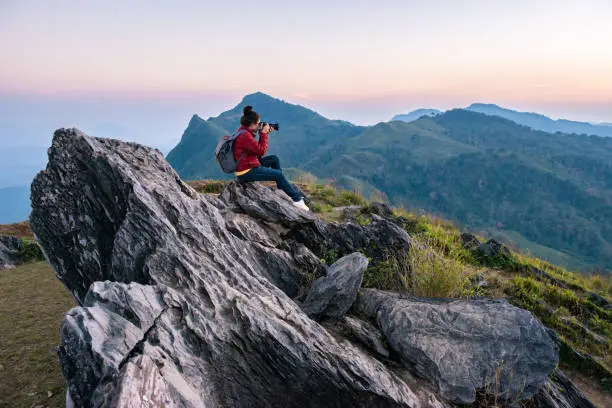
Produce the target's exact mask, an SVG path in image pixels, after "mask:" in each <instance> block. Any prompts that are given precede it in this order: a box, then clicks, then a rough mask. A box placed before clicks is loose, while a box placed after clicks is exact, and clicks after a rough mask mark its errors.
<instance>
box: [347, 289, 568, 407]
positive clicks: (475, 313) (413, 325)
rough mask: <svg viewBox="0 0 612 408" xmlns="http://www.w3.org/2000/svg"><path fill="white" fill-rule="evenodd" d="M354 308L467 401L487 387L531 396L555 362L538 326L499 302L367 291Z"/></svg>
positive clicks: (405, 356) (409, 359) (406, 357)
mask: <svg viewBox="0 0 612 408" xmlns="http://www.w3.org/2000/svg"><path fill="white" fill-rule="evenodd" d="M356 308H357V309H358V310H359V311H360V312H362V313H363V314H365V315H366V316H367V317H369V318H372V319H375V320H376V322H377V324H378V326H379V327H380V328H381V330H382V332H383V334H384V335H385V337H386V339H387V342H388V343H389V346H390V347H391V348H393V350H395V351H396V352H397V353H399V355H400V357H401V359H402V361H403V362H404V363H405V364H406V365H408V366H409V367H411V368H412V369H413V370H414V371H415V372H417V373H418V374H420V375H421V376H423V377H425V378H428V379H430V380H431V381H432V382H433V383H434V384H436V386H437V387H438V390H439V392H440V395H442V396H443V397H444V398H447V399H449V400H451V401H454V402H458V403H463V404H468V403H472V402H474V401H475V399H476V392H477V391H478V390H480V389H484V388H486V387H487V386H488V385H489V384H496V386H497V387H498V388H499V394H500V398H501V399H502V400H504V399H505V400H512V399H518V400H522V399H525V398H529V397H532V396H533V395H535V394H536V393H537V392H538V390H539V389H540V388H541V386H542V385H543V384H544V383H545V382H546V380H547V379H548V374H549V373H550V372H551V371H552V370H553V369H554V368H555V366H556V365H557V363H558V351H557V347H556V345H555V343H554V342H553V340H552V339H551V338H550V336H549V335H548V333H547V331H546V329H545V328H544V327H543V326H542V325H541V324H540V323H539V322H538V321H537V320H536V319H535V318H534V317H533V316H532V315H531V314H530V313H529V312H527V311H525V310H523V309H519V308H517V307H515V306H512V305H510V304H509V303H508V302H506V301H505V300H492V299H486V300H485V299H483V300H442V299H422V298H409V297H406V296H402V295H400V294H395V293H389V292H383V291H378V290H372V289H368V290H365V291H364V293H363V294H362V295H361V296H360V298H359V301H358V304H357V305H356Z"/></svg>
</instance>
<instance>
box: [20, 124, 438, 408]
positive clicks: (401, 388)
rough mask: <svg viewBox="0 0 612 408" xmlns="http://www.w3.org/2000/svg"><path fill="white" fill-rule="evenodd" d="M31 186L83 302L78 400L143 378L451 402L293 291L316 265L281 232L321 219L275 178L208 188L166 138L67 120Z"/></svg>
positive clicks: (69, 368) (219, 400)
mask: <svg viewBox="0 0 612 408" xmlns="http://www.w3.org/2000/svg"><path fill="white" fill-rule="evenodd" d="M32 201H33V207H34V209H33V212H32V215H31V225H32V229H33V231H35V233H36V235H37V237H38V238H39V240H40V242H41V243H42V246H43V247H44V249H45V252H46V254H47V255H48V258H49V261H50V262H51V264H52V265H53V267H54V268H55V270H56V272H57V275H58V277H59V279H61V280H62V282H64V283H65V284H66V286H67V287H68V288H70V289H71V291H72V293H73V294H74V297H75V299H77V301H78V302H79V303H80V305H81V306H79V307H77V308H75V309H73V310H71V311H70V312H69V314H68V315H67V316H66V318H65V319H64V321H63V323H62V328H61V344H60V358H61V363H62V367H63V371H64V375H65V376H66V378H67V380H68V384H69V393H70V397H71V398H72V400H73V401H74V404H75V405H76V406H79V407H93V406H127V404H126V403H125V400H126V399H129V398H134V397H135V396H136V395H138V396H139V397H140V398H141V400H142V399H143V398H144V397H143V395H145V393H147V394H146V395H148V397H147V398H153V396H154V397H155V398H157V400H155V401H156V403H155V405H152V406H181V407H292V406H300V407H347V406H351V407H424V406H437V407H443V406H447V405H446V404H445V403H444V402H441V401H440V400H439V399H438V398H437V397H436V396H435V395H434V394H433V393H431V392H428V391H427V390H426V389H419V390H416V391H415V390H413V389H411V387H410V386H409V385H408V384H407V383H406V382H405V381H403V380H402V379H401V378H400V377H399V376H398V375H397V374H395V373H394V372H393V371H392V370H390V369H388V368H386V367H385V365H384V364H383V363H381V362H380V361H378V360H376V359H375V358H373V357H372V356H370V355H369V354H367V353H365V352H363V351H361V350H360V349H359V348H358V347H356V346H353V345H352V344H351V343H350V342H348V341H342V340H340V339H336V338H334V337H333V336H332V335H331V334H329V333H328V332H327V331H326V330H325V329H324V328H323V327H322V326H320V325H319V324H318V323H316V322H315V321H313V320H312V319H310V318H309V317H308V316H306V314H304V313H303V312H302V311H301V310H300V308H299V307H298V306H297V304H296V303H295V302H294V301H292V299H291V296H294V295H297V294H298V293H297V292H298V288H299V287H300V286H301V283H302V282H305V280H306V278H307V273H309V272H311V270H310V269H309V268H319V267H321V266H322V265H321V263H320V261H319V258H318V257H317V256H316V255H314V254H313V253H312V252H311V251H310V250H309V249H308V248H307V247H305V246H304V245H303V244H300V243H299V242H294V241H292V243H287V242H281V235H280V234H281V232H282V231H288V230H291V229H293V228H296V227H308V228H312V229H314V228H315V227H314V224H315V223H317V222H318V220H316V219H315V217H314V216H313V215H312V214H311V213H306V212H302V211H296V210H295V209H294V208H295V207H293V205H292V203H290V202H289V201H288V200H287V199H285V198H283V197H282V196H281V195H276V194H274V193H273V192H271V190H269V189H268V188H265V187H263V186H260V185H253V184H250V185H243V186H241V185H236V184H232V185H231V186H230V187H229V188H228V189H227V190H226V191H225V192H224V194H223V195H222V197H221V199H218V198H216V197H211V196H205V195H199V194H197V193H196V192H195V191H194V190H193V189H191V188H190V187H188V186H187V185H185V184H184V183H183V182H182V181H181V180H180V179H179V178H178V176H177V174H176V173H175V172H174V170H172V168H171V167H170V165H169V164H168V163H167V162H166V161H165V160H164V158H163V156H162V155H161V153H160V152H159V151H157V150H154V149H150V148H145V147H143V146H139V145H136V144H130V143H122V142H118V141H113V140H105V139H95V138H90V137H87V136H86V135H84V134H83V133H81V132H79V131H78V130H74V129H60V130H58V131H57V132H56V133H55V136H54V139H53V145H52V147H51V149H50V151H49V164H48V166H47V168H46V170H45V171H43V172H41V173H40V174H39V175H38V176H37V177H36V179H35V180H34V182H33V184H32ZM247 215H248V216H249V217H250V218H252V219H255V220H258V221H259V222H258V223H257V225H259V228H256V229H255V230H252V229H251V228H252V227H254V225H255V224H254V223H253V222H252V220H250V219H249V218H247V217H246V216H247ZM272 224H273V225H272ZM232 231H234V232H232ZM107 280H108V281H111V282H105V283H103V284H100V283H96V284H94V285H92V284H93V283H94V282H98V281H102V282H104V281H107ZM130 283H131V284H130ZM137 284H138V285H137ZM90 287H91V288H90ZM100 299H105V300H104V301H102V300H100ZM162 401H163V404H165V405H162Z"/></svg>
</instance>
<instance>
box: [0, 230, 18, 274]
mask: <svg viewBox="0 0 612 408" xmlns="http://www.w3.org/2000/svg"><path fill="white" fill-rule="evenodd" d="M22 246H23V243H22V241H21V239H19V238H18V237H14V236H11V235H0V270H1V269H12V268H14V267H15V264H16V263H17V262H19V259H20V258H21V248H22Z"/></svg>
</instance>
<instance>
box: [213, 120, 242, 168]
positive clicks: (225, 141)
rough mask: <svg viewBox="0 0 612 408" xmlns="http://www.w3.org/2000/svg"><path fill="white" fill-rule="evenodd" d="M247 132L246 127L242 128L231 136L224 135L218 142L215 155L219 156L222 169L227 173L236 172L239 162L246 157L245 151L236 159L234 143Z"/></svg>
mask: <svg viewBox="0 0 612 408" xmlns="http://www.w3.org/2000/svg"><path fill="white" fill-rule="evenodd" d="M245 132H247V130H246V129H240V130H239V131H237V132H236V133H234V134H233V135H231V136H227V135H226V136H223V137H222V138H221V140H219V143H217V148H216V149H215V157H216V158H217V162H218V163H219V166H221V170H223V172H225V173H234V172H235V171H236V167H238V163H239V162H240V160H242V157H244V152H242V154H241V155H240V157H239V158H238V161H236V159H234V143H235V142H236V139H238V136H240V135H241V134H243V133H245Z"/></svg>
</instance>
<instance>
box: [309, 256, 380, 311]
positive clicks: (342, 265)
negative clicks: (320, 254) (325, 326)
mask: <svg viewBox="0 0 612 408" xmlns="http://www.w3.org/2000/svg"><path fill="white" fill-rule="evenodd" d="M367 267H368V259H367V258H366V257H365V256H363V255H361V254H360V253H358V252H355V253H353V254H350V255H347V256H345V257H343V258H341V259H339V260H338V261H336V262H335V263H334V264H333V265H332V266H331V267H330V268H329V270H328V271H327V276H322V277H320V278H319V279H317V280H316V281H314V282H313V284H312V287H311V288H310V291H309V292H308V296H307V297H306V300H305V301H304V303H303V304H302V310H303V311H304V313H306V314H307V315H308V316H310V317H313V318H321V317H329V318H340V317H342V316H344V315H345V314H346V312H348V310H349V309H350V308H351V306H352V305H353V303H354V302H355V299H357V292H358V291H359V288H360V287H361V280H362V279H363V273H364V272H365V270H366V268H367Z"/></svg>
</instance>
